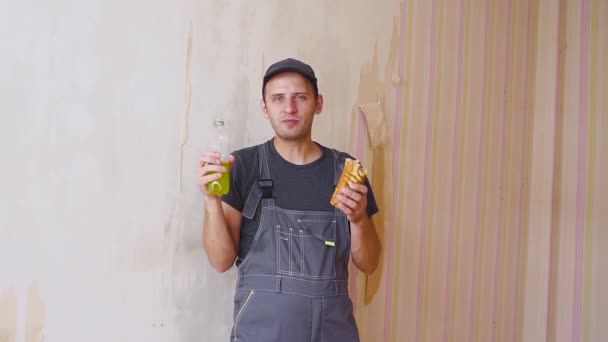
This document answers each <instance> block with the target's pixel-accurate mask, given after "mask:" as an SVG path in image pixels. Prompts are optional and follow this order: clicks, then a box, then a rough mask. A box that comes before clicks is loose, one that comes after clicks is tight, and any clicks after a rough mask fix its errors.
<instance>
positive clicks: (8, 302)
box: [0, 284, 17, 342]
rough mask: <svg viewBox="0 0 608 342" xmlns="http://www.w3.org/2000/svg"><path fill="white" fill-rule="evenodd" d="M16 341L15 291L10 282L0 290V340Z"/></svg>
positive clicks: (1, 341) (5, 341)
mask: <svg viewBox="0 0 608 342" xmlns="http://www.w3.org/2000/svg"><path fill="white" fill-rule="evenodd" d="M16 341H17V291H16V290H15V285H14V284H11V286H10V287H9V288H8V290H6V291H4V292H0V342H16Z"/></svg>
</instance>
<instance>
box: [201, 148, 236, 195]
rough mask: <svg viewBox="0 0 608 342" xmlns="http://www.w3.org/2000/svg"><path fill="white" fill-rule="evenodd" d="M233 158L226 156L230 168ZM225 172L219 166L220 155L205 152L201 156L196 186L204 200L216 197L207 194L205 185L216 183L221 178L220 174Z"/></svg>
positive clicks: (207, 190)
mask: <svg viewBox="0 0 608 342" xmlns="http://www.w3.org/2000/svg"><path fill="white" fill-rule="evenodd" d="M234 161H235V158H234V156H233V155H229V156H228V163H230V166H232V164H234ZM224 172H226V168H225V167H224V166H222V165H221V161H220V154H219V153H218V152H215V151H205V152H203V154H202V155H201V158H200V160H199V163H198V172H197V175H198V185H199V188H200V190H201V192H202V193H203V194H205V198H209V197H218V196H213V195H210V194H209V189H208V188H207V184H209V183H211V182H213V181H216V180H218V179H220V178H221V177H222V174H223V173H224Z"/></svg>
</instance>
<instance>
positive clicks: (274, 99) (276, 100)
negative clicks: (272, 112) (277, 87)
mask: <svg viewBox="0 0 608 342" xmlns="http://www.w3.org/2000/svg"><path fill="white" fill-rule="evenodd" d="M273 101H274V102H281V101H283V96H275V97H274V98H273Z"/></svg>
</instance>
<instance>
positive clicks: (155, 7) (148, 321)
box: [0, 0, 608, 342]
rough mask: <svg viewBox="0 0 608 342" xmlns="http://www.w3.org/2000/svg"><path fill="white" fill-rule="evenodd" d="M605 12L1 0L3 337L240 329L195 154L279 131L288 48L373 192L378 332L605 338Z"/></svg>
mask: <svg viewBox="0 0 608 342" xmlns="http://www.w3.org/2000/svg"><path fill="white" fill-rule="evenodd" d="M607 25H608V2H606V1H605V0H454V1H451V0H450V1H448V0H403V1H402V2H401V1H398V0H387V1H376V2H373V1H363V0H354V1H352V0H351V1H346V0H332V1H322V0H311V1H307V2H290V1H278V0H263V1H253V0H249V1H247V0H243V1H196V2H195V1H177V2H175V1H174V2H168V1H159V0H151V1H141V0H132V1H126V2H125V1H117V0H106V1H101V0H91V1H87V2H86V3H83V2H76V1H66V0H57V1H52V2H50V3H39V2H35V1H31V0H29V1H21V2H13V3H9V2H5V3H3V4H1V5H0V41H1V42H2V47H1V51H2V57H1V58H0V115H1V116H2V124H1V125H0V156H2V168H0V342H21V341H27V342H39V341H42V339H44V341H45V342H48V341H50V342H56V341H60V342H72V341H79V342H80V341H92V342H95V341H158V342H168V341H171V342H173V341H178V342H194V341H224V340H227V336H228V334H229V329H230V326H231V324H232V321H231V315H232V303H231V302H232V299H231V297H232V293H233V286H234V279H235V273H234V270H232V271H230V272H227V273H225V274H217V273H215V272H214V271H212V270H211V268H210V266H209V265H208V263H207V261H206V257H205V255H204V252H203V249H202V245H201V222H202V203H201V196H200V194H199V192H198V189H197V187H196V185H195V173H194V169H195V166H196V160H197V156H198V153H199V152H200V151H201V150H202V149H203V148H205V146H207V145H208V144H209V140H210V139H209V136H208V134H209V133H210V132H211V123H212V120H213V118H214V117H216V116H223V117H224V118H226V119H227V122H228V125H229V126H230V127H231V128H232V130H233V132H234V135H233V139H232V143H233V147H234V148H235V149H236V148H240V147H243V146H246V145H251V144H255V143H259V142H261V141H264V140H266V139H268V138H269V137H270V136H271V135H272V131H271V129H270V127H269V125H268V123H267V122H266V121H265V120H264V119H263V116H262V114H261V113H260V110H259V107H258V101H259V98H260V92H261V89H260V83H261V82H260V80H261V76H262V73H263V72H264V70H265V69H266V67H267V66H268V65H269V64H270V63H272V62H274V61H276V60H278V59H281V58H284V57H288V56H294V57H298V58H301V59H303V60H305V61H308V62H310V63H311V64H312V65H313V66H314V68H315V70H316V71H317V74H318V76H319V79H320V83H319V86H320V88H321V92H322V93H324V95H325V100H326V107H325V110H324V113H323V114H322V115H321V116H318V117H317V118H316V123H315V131H314V132H315V133H314V138H315V140H317V141H319V142H321V143H324V144H326V145H331V146H334V147H337V148H339V149H343V150H346V151H348V152H350V153H353V154H355V155H357V156H358V157H359V158H360V159H361V160H363V161H364V162H365V164H366V165H367V166H368V167H369V169H370V178H371V180H372V184H373V186H374V189H375V191H376V193H377V198H378V200H379V203H380V206H381V212H380V215H378V216H377V217H376V225H377V227H378V230H379V233H380V235H381V238H382V241H383V247H384V250H383V255H382V262H381V266H380V269H379V270H378V271H377V272H376V273H375V274H373V275H372V276H370V277H364V276H363V275H361V274H358V273H357V272H353V274H352V279H351V280H352V281H351V295H352V298H353V300H354V302H355V310H356V316H357V320H358V322H359V325H360V330H361V335H362V341H364V342H377V341H394V342H401V341H416V342H418V341H431V342H435V341H479V342H486V341H526V342H537V341H551V342H554V341H573V342H579V341H592V342H596V341H597V342H599V341H603V340H604V339H605V336H606V335H608V330H607V329H608V328H607V327H608V320H607V318H606V317H608V315H607V311H606V307H608V296H607V295H606V293H605V288H606V286H607V285H608V271H607V270H608V267H606V266H605V265H604V264H605V260H608V254H607V252H606V249H605V248H603V246H605V245H606V244H607V243H608V228H607V226H608V216H607V215H608V214H607V213H608V197H607V195H606V194H607V193H608V181H606V177H604V175H605V174H608V159H607V158H606V157H604V154H605V152H604V151H606V150H607V149H608V135H606V133H605V132H606V131H608V102H607V101H608V100H607V96H606V95H605V94H608V68H607V67H606V66H605V63H604V62H603V61H605V60H608V26H607Z"/></svg>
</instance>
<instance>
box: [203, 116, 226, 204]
mask: <svg viewBox="0 0 608 342" xmlns="http://www.w3.org/2000/svg"><path fill="white" fill-rule="evenodd" d="M229 138H230V137H229V135H228V130H227V129H226V127H225V126H224V120H223V119H221V118H216V119H215V120H214V121H213V138H212V139H213V141H212V143H211V149H212V150H213V151H215V152H218V153H220V162H221V163H222V166H224V167H225V168H226V172H224V173H223V174H222V177H221V178H220V179H218V180H215V181H213V182H211V183H209V184H207V188H208V189H209V194H211V195H216V196H223V195H225V194H227V193H228V192H229V191H230V163H228V154H230V151H229V146H228V144H229Z"/></svg>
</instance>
